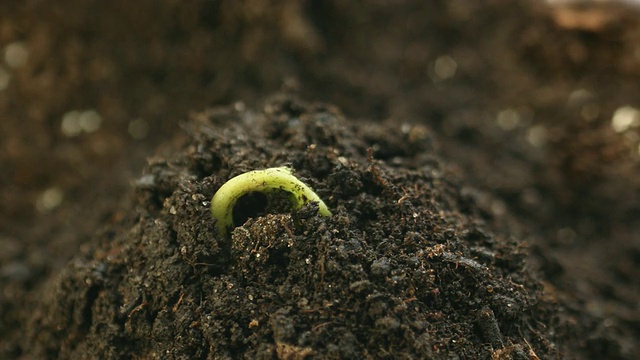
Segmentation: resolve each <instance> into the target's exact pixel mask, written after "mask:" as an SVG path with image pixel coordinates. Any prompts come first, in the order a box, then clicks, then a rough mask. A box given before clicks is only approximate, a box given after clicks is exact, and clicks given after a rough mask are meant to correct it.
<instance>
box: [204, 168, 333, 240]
mask: <svg viewBox="0 0 640 360" xmlns="http://www.w3.org/2000/svg"><path fill="white" fill-rule="evenodd" d="M276 190H282V191H286V192H288V193H289V194H291V195H290V201H291V204H292V205H293V206H294V208H295V209H300V208H301V207H302V206H303V205H304V204H307V203H309V202H317V203H318V207H319V208H318V213H319V214H320V215H322V216H331V211H329V209H328V208H327V205H325V203H324V201H322V200H321V199H320V198H319V197H318V195H316V193H315V192H313V190H311V188H310V187H308V186H307V185H305V184H304V183H303V182H302V181H300V180H298V178H297V177H295V176H293V174H292V173H291V169H289V168H287V167H277V168H270V169H264V170H254V171H249V172H246V173H244V174H241V175H238V176H236V177H234V178H233V179H231V180H229V181H227V182H226V183H224V185H222V186H221V187H220V189H218V191H217V192H216V193H215V195H213V199H211V215H212V216H213V217H214V218H216V219H217V221H218V222H217V225H218V233H219V234H220V236H226V235H227V234H228V232H229V229H230V228H231V227H232V226H233V208H234V207H235V205H236V202H237V201H238V199H240V198H241V197H243V196H244V195H246V194H248V193H251V192H261V193H264V194H268V193H269V192H272V191H276Z"/></svg>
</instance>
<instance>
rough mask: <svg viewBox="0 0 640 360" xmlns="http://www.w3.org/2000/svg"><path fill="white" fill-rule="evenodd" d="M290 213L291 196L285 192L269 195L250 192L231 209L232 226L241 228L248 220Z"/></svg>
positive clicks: (279, 191) (280, 191)
mask: <svg viewBox="0 0 640 360" xmlns="http://www.w3.org/2000/svg"><path fill="white" fill-rule="evenodd" d="M292 211H293V205H292V204H291V194H290V193H288V192H286V191H282V190H276V191H273V192H269V194H264V193H261V192H257V191H255V192H250V193H248V194H246V195H244V196H242V197H241V198H239V199H238V201H237V202H236V205H235V206H234V207H233V226H234V227H237V226H241V225H242V224H244V223H245V222H246V221H247V220H248V219H249V218H254V219H255V218H258V217H260V216H264V215H265V214H282V213H290V212H292Z"/></svg>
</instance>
